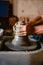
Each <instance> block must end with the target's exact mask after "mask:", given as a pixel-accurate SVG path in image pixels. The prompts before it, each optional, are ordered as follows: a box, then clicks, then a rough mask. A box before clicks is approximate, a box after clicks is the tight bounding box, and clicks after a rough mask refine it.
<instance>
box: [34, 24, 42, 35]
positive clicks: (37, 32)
mask: <svg viewBox="0 0 43 65" xmlns="http://www.w3.org/2000/svg"><path fill="white" fill-rule="evenodd" d="M34 29H35V31H34V33H36V34H43V25H38V26H35V27H34Z"/></svg>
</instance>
